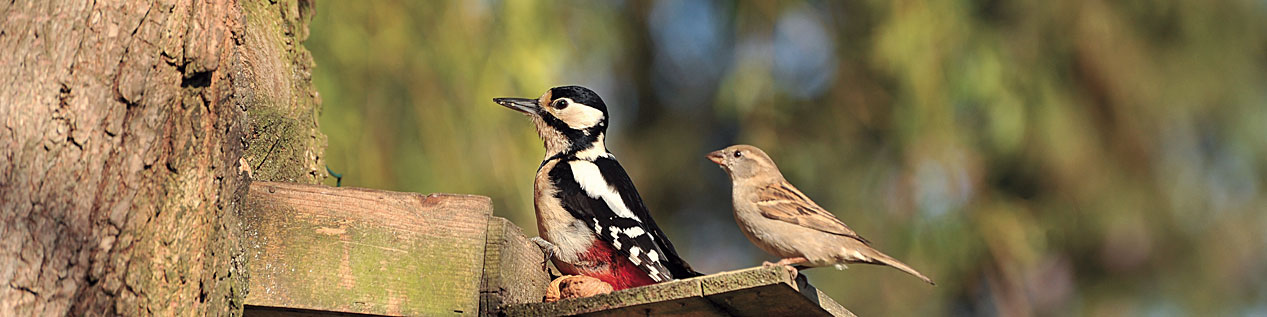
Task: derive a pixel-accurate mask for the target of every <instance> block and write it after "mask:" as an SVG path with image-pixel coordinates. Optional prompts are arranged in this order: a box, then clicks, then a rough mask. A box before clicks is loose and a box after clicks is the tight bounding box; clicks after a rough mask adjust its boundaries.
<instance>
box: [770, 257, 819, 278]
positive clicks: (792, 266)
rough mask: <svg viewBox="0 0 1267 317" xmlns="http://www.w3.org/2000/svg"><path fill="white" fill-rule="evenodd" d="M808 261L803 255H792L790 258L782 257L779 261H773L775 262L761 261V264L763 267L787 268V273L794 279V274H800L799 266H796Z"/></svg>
mask: <svg viewBox="0 0 1267 317" xmlns="http://www.w3.org/2000/svg"><path fill="white" fill-rule="evenodd" d="M808 261H809V260H806V259H805V257H799V256H798V257H792V258H784V259H781V260H779V262H775V263H770V262H769V261H766V262H762V263H761V266H763V267H771V266H782V267H783V268H785V269H787V272H788V273H790V274H792V278H793V279H796V276H797V275H799V274H800V268H799V267H798V266H800V265H801V264H804V263H805V262H808Z"/></svg>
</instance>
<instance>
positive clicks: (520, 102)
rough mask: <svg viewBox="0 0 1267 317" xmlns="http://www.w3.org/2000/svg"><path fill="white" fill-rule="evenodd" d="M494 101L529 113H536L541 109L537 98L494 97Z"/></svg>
mask: <svg viewBox="0 0 1267 317" xmlns="http://www.w3.org/2000/svg"><path fill="white" fill-rule="evenodd" d="M493 102H496V103H497V104H499V105H502V106H504V107H506V108H510V109H514V110H516V111H519V112H523V113H525V114H529V115H536V114H537V111H539V110H541V106H539V105H537V100H536V99H528V98H493Z"/></svg>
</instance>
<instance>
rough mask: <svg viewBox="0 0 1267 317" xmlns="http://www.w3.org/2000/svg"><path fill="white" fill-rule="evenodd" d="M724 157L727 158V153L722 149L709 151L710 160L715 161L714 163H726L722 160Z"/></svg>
mask: <svg viewBox="0 0 1267 317" xmlns="http://www.w3.org/2000/svg"><path fill="white" fill-rule="evenodd" d="M724 158H726V154H723V153H722V151H721V150H717V151H713V152H712V153H708V160H709V161H713V163H717V165H726V163H725V162H723V161H722V159H724Z"/></svg>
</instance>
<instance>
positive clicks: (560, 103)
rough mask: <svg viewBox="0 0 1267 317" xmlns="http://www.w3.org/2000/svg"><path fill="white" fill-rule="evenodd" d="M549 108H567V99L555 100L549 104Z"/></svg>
mask: <svg viewBox="0 0 1267 317" xmlns="http://www.w3.org/2000/svg"><path fill="white" fill-rule="evenodd" d="M550 106H551V107H554V109H563V108H567V107H568V100H567V99H556V100H554V102H552V103H550Z"/></svg>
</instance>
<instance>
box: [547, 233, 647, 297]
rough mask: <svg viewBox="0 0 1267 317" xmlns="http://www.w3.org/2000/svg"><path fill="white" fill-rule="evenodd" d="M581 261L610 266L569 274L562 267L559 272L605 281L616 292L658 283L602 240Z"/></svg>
mask: <svg viewBox="0 0 1267 317" xmlns="http://www.w3.org/2000/svg"><path fill="white" fill-rule="evenodd" d="M581 260H582V261H596V262H603V263H608V265H607V266H605V267H603V266H600V267H595V268H586V267H575V268H574V269H575V272H567V271H569V270H565V268H562V267H560V268H559V270H561V271H564V272H563V273H564V274H572V275H585V276H590V277H593V278H597V279H600V280H603V282H607V284H611V286H612V288H613V289H615V290H622V289H626V288H631V287H638V286H643V285H651V284H655V283H656V282H655V281H654V280H652V279H651V276H649V275H647V273H646V272H643V271H642V269H639V268H638V266H636V265H634V264H633V262H630V261H629V258H628V257H625V256H622V255H620V254H618V253H616V249H615V248H612V246H611V244H608V243H607V242H604V241H602V240H596V241H594V244H592V245H590V248H589V250H587V251H585V253H583V254H581Z"/></svg>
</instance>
